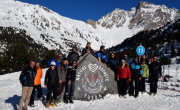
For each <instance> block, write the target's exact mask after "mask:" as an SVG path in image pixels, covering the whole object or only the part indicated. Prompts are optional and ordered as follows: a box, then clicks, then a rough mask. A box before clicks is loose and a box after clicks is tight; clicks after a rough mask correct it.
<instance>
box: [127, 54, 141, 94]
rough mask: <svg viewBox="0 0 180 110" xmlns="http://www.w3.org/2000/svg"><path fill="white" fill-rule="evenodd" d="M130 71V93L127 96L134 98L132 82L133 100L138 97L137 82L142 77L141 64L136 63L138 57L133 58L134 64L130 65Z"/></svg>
mask: <svg viewBox="0 0 180 110" xmlns="http://www.w3.org/2000/svg"><path fill="white" fill-rule="evenodd" d="M130 71H131V82H130V91H129V95H130V96H134V86H133V81H135V98H137V97H138V96H139V80H141V76H142V68H141V64H140V63H139V62H138V56H136V57H135V58H134V62H133V63H132V64H131V65H130Z"/></svg>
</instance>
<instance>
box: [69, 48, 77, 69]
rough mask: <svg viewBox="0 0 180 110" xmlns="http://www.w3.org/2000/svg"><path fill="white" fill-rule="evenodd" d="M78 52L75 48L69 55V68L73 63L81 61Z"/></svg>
mask: <svg viewBox="0 0 180 110" xmlns="http://www.w3.org/2000/svg"><path fill="white" fill-rule="evenodd" d="M76 51H77V47H76V46H74V47H73V48H72V52H70V53H69V54H68V57H67V59H68V62H69V66H72V63H73V61H76V62H77V61H78V60H79V54H78V53H77V52H76Z"/></svg>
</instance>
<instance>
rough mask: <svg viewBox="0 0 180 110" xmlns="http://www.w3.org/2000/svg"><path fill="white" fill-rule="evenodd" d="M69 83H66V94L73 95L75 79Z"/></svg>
mask: <svg viewBox="0 0 180 110" xmlns="http://www.w3.org/2000/svg"><path fill="white" fill-rule="evenodd" d="M70 82H71V83H70V85H68V84H67V90H66V95H70V96H73V95H74V90H75V81H70Z"/></svg>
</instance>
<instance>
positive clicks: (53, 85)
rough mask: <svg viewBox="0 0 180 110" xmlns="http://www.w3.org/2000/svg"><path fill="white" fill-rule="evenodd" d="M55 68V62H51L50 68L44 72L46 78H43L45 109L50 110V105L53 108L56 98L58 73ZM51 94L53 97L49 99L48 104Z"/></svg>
mask: <svg viewBox="0 0 180 110" xmlns="http://www.w3.org/2000/svg"><path fill="white" fill-rule="evenodd" d="M55 67H56V62H54V61H52V62H51V65H50V68H49V69H48V70H47V71H46V76H45V82H44V83H45V84H44V85H45V88H47V99H46V107H47V108H50V105H51V106H53V107H55V106H56V105H55V100H56V97H57V84H58V81H59V79H58V73H57V70H56V69H55ZM52 92H53V97H52V99H51V103H50V97H51V93H52Z"/></svg>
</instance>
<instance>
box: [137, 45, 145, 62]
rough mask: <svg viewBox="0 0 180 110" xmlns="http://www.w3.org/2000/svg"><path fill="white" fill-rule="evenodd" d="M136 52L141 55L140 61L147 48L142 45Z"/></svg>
mask: <svg viewBox="0 0 180 110" xmlns="http://www.w3.org/2000/svg"><path fill="white" fill-rule="evenodd" d="M136 52H137V54H138V55H139V61H140V58H141V55H144V53H145V48H144V47H143V46H141V45H140V46H138V47H137V49H136Z"/></svg>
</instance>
